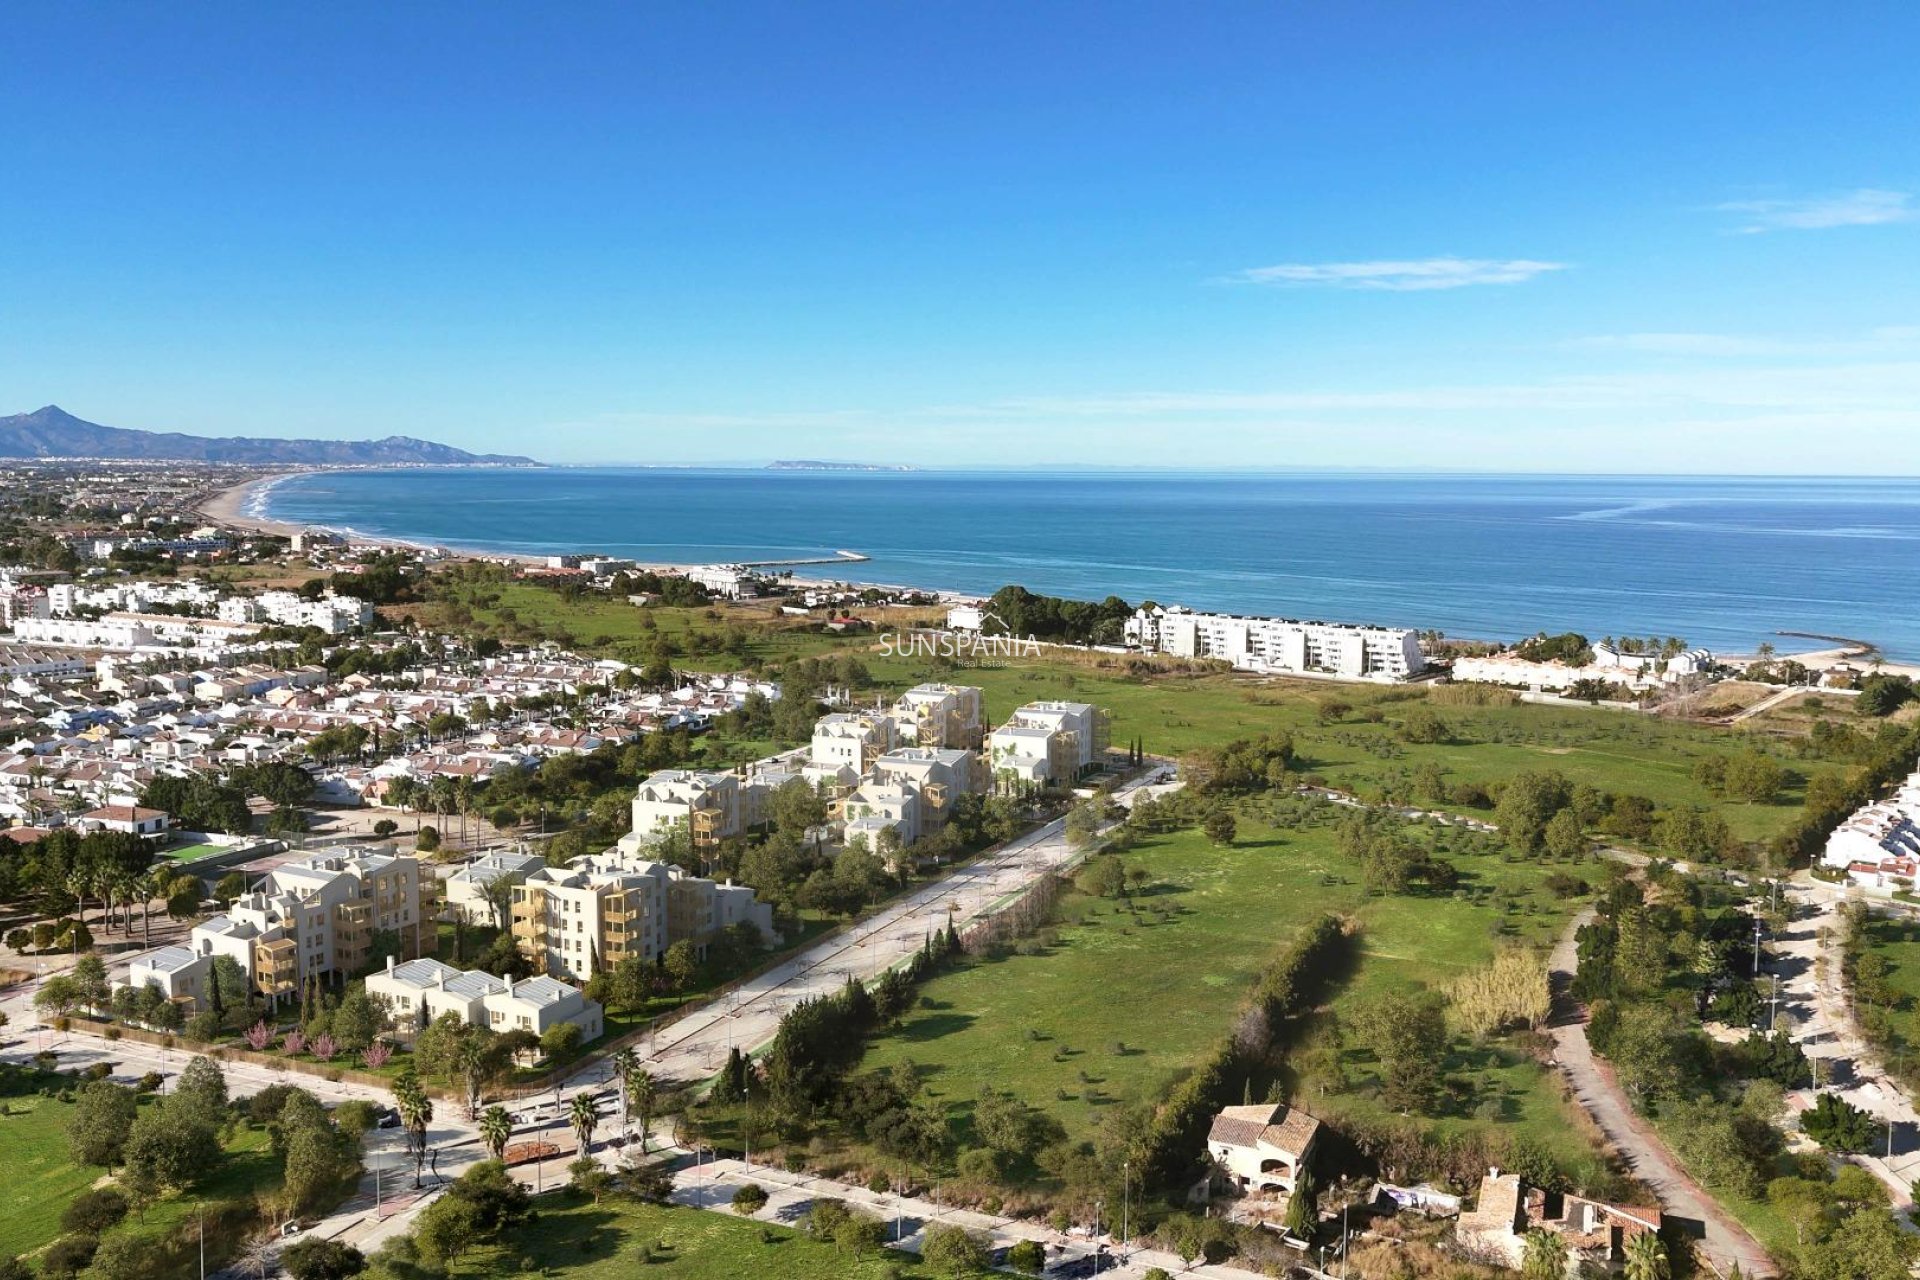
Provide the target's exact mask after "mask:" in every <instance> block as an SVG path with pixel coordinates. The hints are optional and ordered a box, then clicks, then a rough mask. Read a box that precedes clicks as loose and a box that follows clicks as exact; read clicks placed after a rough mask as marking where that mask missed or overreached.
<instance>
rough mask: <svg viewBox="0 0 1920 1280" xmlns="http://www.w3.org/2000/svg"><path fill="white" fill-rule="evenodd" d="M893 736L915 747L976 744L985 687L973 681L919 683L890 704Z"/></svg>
mask: <svg viewBox="0 0 1920 1280" xmlns="http://www.w3.org/2000/svg"><path fill="white" fill-rule="evenodd" d="M893 720H894V724H895V731H896V736H897V738H898V740H899V741H901V742H903V743H911V744H913V745H914V746H918V747H936V748H938V747H958V748H962V749H965V748H969V747H971V748H973V749H974V750H978V749H979V748H980V744H981V740H982V738H983V736H984V732H985V724H986V712H985V691H984V690H981V689H979V688H976V687H975V686H973V685H954V684H921V685H915V686H914V687H913V688H911V689H909V690H907V691H906V692H905V693H903V694H901V695H900V700H899V701H898V702H896V703H894V704H893Z"/></svg>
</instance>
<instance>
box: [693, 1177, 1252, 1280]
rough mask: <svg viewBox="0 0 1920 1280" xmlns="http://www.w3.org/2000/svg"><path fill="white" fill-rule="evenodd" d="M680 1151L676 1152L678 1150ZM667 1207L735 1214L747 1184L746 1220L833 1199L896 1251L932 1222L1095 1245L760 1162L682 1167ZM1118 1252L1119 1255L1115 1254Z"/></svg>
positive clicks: (1051, 1247)
mask: <svg viewBox="0 0 1920 1280" xmlns="http://www.w3.org/2000/svg"><path fill="white" fill-rule="evenodd" d="M683 1154H684V1153H683ZM674 1181H675V1186H676V1189H675V1191H674V1193H673V1202H674V1203H675V1204H681V1205H687V1206H689V1207H691V1208H696V1209H707V1210H710V1211H713V1212H716V1213H726V1214H733V1216H735V1217H741V1216H744V1215H741V1214H737V1213H735V1212H734V1210H733V1208H732V1201H733V1193H734V1192H735V1191H737V1190H738V1189H739V1188H741V1187H743V1186H745V1185H747V1184H749V1183H752V1184H755V1185H757V1186H759V1187H761V1188H762V1189H763V1190H765V1191H766V1192H767V1203H766V1205H765V1206H764V1207H763V1208H762V1209H761V1210H760V1211H759V1212H758V1213H756V1214H754V1215H752V1217H753V1218H754V1219H755V1220H756V1221H762V1222H777V1223H779V1224H781V1225H782V1226H795V1225H797V1224H798V1223H799V1222H800V1220H801V1219H802V1218H803V1217H804V1215H805V1214H806V1211H807V1208H808V1207H809V1206H810V1205H811V1204H812V1203H813V1202H814V1201H815V1200H841V1201H845V1202H846V1204H847V1205H848V1206H849V1207H851V1208H857V1209H860V1210H862V1211H864V1212H866V1213H870V1214H872V1215H873V1216H875V1217H877V1218H880V1219H882V1220H883V1221H885V1222H887V1223H888V1224H889V1226H890V1228H891V1230H890V1231H889V1233H888V1234H889V1237H890V1239H891V1240H892V1241H893V1245H894V1247H896V1248H901V1249H910V1250H913V1251H915V1252H918V1251H919V1249H920V1246H921V1244H922V1242H923V1241H924V1239H925V1237H926V1232H927V1229H928V1228H929V1227H931V1226H934V1225H946V1226H956V1227H964V1228H966V1229H967V1230H969V1231H977V1232H980V1233H982V1234H983V1235H985V1236H987V1237H988V1238H989V1239H990V1240H991V1241H992V1242H993V1247H994V1248H996V1249H1004V1248H1007V1247H1009V1246H1011V1245H1013V1244H1016V1243H1018V1242H1019V1241H1021V1240H1037V1241H1039V1242H1040V1243H1041V1244H1042V1245H1043V1246H1045V1248H1046V1250H1047V1264H1048V1266H1049V1267H1053V1266H1056V1265H1058V1264H1059V1263H1062V1262H1070V1261H1073V1260H1075V1259H1080V1258H1086V1257H1088V1256H1090V1255H1091V1254H1093V1252H1094V1247H1095V1242H1093V1241H1091V1240H1086V1239H1083V1238H1072V1237H1067V1236H1063V1235H1061V1234H1060V1233H1059V1232H1057V1231H1054V1230H1053V1229H1052V1228H1050V1227H1048V1226H1047V1225H1046V1224H1045V1223H1040V1222H1030V1221H1026V1220H1024V1219H1018V1218H1004V1217H998V1216H994V1215H990V1214H984V1213H977V1212H975V1211H973V1210H971V1209H955V1208H951V1207H943V1206H941V1205H939V1204H937V1203H935V1202H934V1201H931V1200H926V1199H919V1198H915V1197H912V1196H900V1195H893V1194H891V1193H886V1192H873V1191H869V1190H867V1189H866V1188H865V1187H862V1186H857V1185H854V1184H852V1183H845V1182H834V1181H831V1180H829V1179H826V1178H816V1177H810V1176H808V1175H806V1174H796V1173H787V1172H785V1171H783V1170H776V1169H770V1168H766V1167H764V1166H761V1165H753V1166H748V1165H746V1164H744V1163H742V1162H741V1161H739V1160H733V1159H723V1160H707V1161H704V1162H702V1163H700V1164H698V1165H689V1166H688V1167H686V1168H684V1169H682V1170H681V1171H680V1172H679V1173H678V1174H677V1175H676V1176H675V1179H674ZM1101 1243H1103V1244H1105V1245H1106V1246H1107V1252H1106V1254H1105V1255H1104V1256H1103V1257H1102V1260H1101V1262H1100V1270H1099V1274H1101V1275H1103V1276H1104V1275H1111V1276H1116V1277H1128V1278H1129V1280H1141V1277H1143V1276H1145V1275H1146V1273H1147V1271H1148V1270H1149V1269H1151V1268H1153V1267H1159V1268H1161V1269H1163V1270H1165V1271H1166V1272H1168V1273H1169V1274H1170V1275H1185V1276H1197V1277H1202V1278H1203V1280H1258V1278H1259V1277H1260V1275H1261V1273H1260V1272H1257V1271H1247V1270H1243V1269H1242V1268H1239V1267H1233V1266H1227V1265H1224V1264H1222V1265H1218V1266H1214V1265H1209V1264H1205V1263H1202V1264H1199V1265H1190V1264H1188V1263H1187V1262H1185V1261H1184V1260H1182V1259H1180V1258H1178V1257H1175V1256H1174V1255H1173V1254H1171V1253H1166V1252H1164V1251H1161V1250H1158V1249H1148V1248H1144V1247H1139V1246H1135V1247H1133V1248H1132V1249H1131V1250H1125V1249H1124V1248H1123V1246H1122V1244H1121V1242H1118V1241H1114V1240H1112V1238H1111V1237H1108V1238H1106V1239H1104V1240H1102V1241H1101ZM1123 1253H1124V1255H1125V1256H1124V1258H1123V1257H1122V1254H1123Z"/></svg>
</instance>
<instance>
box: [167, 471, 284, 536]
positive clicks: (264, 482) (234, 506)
mask: <svg viewBox="0 0 1920 1280" xmlns="http://www.w3.org/2000/svg"><path fill="white" fill-rule="evenodd" d="M304 474H306V473H305V472H303V471H275V472H270V473H268V474H266V475H257V476H249V477H248V478H246V479H245V480H242V481H240V482H239V483H238V484H231V485H228V486H227V487H226V488H224V489H222V490H220V491H219V492H217V493H215V494H213V495H212V496H211V497H208V498H206V499H205V500H204V501H202V502H200V503H198V504H196V505H195V507H194V510H196V511H198V512H199V513H200V514H201V515H202V516H204V517H206V520H207V523H208V524H217V525H220V526H222V527H224V528H228V529H244V530H246V531H247V532H249V533H265V534H272V535H275V536H278V537H282V538H286V537H291V536H292V535H294V534H296V533H299V532H301V526H299V525H297V524H288V523H287V522H286V521H284V520H269V519H265V518H263V517H261V516H257V515H254V514H251V512H250V511H249V508H250V507H252V506H255V505H256V504H254V503H253V498H254V497H255V496H256V495H257V494H259V493H260V492H261V491H263V490H265V489H268V488H271V487H272V486H273V485H276V484H278V483H280V482H281V481H282V480H287V479H290V478H291V477H293V476H297V475H304Z"/></svg>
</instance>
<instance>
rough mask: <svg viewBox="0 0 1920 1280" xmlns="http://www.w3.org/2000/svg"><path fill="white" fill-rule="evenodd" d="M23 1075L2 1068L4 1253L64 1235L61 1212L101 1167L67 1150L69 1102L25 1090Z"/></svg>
mask: <svg viewBox="0 0 1920 1280" xmlns="http://www.w3.org/2000/svg"><path fill="white" fill-rule="evenodd" d="M24 1078H25V1077H24V1076H23V1074H21V1073H17V1072H12V1071H8V1072H0V1104H4V1106H5V1109H6V1114H5V1115H4V1116H0V1150H3V1151H5V1152H6V1153H7V1178H6V1186H5V1188H4V1189H0V1258H7V1257H12V1256H13V1255H15V1254H20V1253H26V1252H28V1251H29V1250H33V1249H38V1248H39V1247H40V1246H41V1245H44V1244H47V1243H49V1242H50V1241H51V1240H52V1239H53V1238H54V1237H55V1236H57V1235H59V1234H60V1213H61V1211H62V1210H64V1209H65V1208H66V1207H67V1205H68V1204H70V1203H72V1201H73V1198H74V1197H75V1196H77V1195H79V1194H80V1193H81V1192H82V1191H85V1190H86V1189H87V1188H88V1187H90V1186H92V1185H93V1181H94V1179H95V1178H97V1177H98V1176H99V1174H100V1171H99V1170H98V1169H89V1168H84V1167H82V1166H80V1165H76V1164H74V1163H73V1159H72V1157H71V1156H70V1155H68V1153H67V1122H68V1120H69V1118H70V1117H71V1116H72V1115H73V1112H74V1106H73V1104H72V1103H70V1102H60V1101H58V1100H56V1099H54V1098H43V1097H40V1096H39V1095H38V1094H35V1093H31V1092H27V1093H19V1092H10V1090H13V1089H15V1088H19V1087H23V1086H22V1083H21V1082H22V1081H23V1080H24Z"/></svg>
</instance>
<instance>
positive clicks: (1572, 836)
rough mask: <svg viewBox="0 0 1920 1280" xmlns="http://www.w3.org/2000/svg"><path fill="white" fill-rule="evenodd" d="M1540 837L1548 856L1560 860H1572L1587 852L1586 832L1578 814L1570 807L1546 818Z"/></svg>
mask: <svg viewBox="0 0 1920 1280" xmlns="http://www.w3.org/2000/svg"><path fill="white" fill-rule="evenodd" d="M1542 839H1543V841H1544V843H1545V846H1546V850H1547V854H1548V856H1550V857H1553V858H1556V859H1559V860H1560V861H1562V862H1573V861H1575V860H1577V859H1579V858H1581V857H1584V856H1585V855H1586V852H1587V833H1586V831H1585V829H1584V828H1582V827H1581V825H1580V815H1579V814H1577V813H1575V812H1574V811H1573V810H1572V809H1562V810H1561V811H1560V812H1558V813H1556V814H1554V815H1553V817H1551V818H1549V819H1547V827H1546V831H1545V833H1544V835H1543V837H1542Z"/></svg>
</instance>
